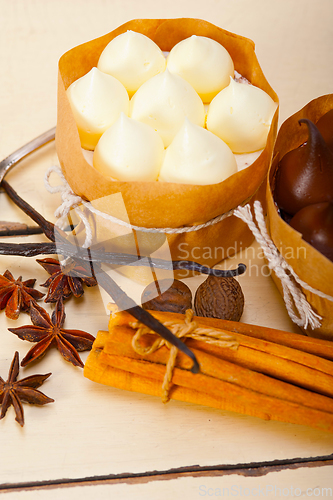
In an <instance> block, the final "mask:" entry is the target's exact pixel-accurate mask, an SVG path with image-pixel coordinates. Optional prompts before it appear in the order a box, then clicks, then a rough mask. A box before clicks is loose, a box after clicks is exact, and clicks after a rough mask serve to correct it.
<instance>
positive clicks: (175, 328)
mask: <svg viewBox="0 0 333 500" xmlns="http://www.w3.org/2000/svg"><path fill="white" fill-rule="evenodd" d="M193 316H194V312H193V310H192V309H187V311H186V313H185V318H184V321H183V322H179V321H177V320H173V321H165V322H163V324H164V326H166V327H167V328H169V330H170V331H171V332H172V333H173V334H174V335H175V336H176V337H178V338H180V339H186V338H192V339H194V340H199V341H202V342H207V343H211V344H214V345H217V346H219V347H227V348H230V349H237V348H238V342H237V340H236V339H235V337H233V336H232V335H230V334H228V333H226V332H224V331H223V330H216V329H214V328H202V327H199V325H198V323H197V322H196V321H193ZM130 327H132V328H133V329H134V330H137V331H136V333H135V334H134V336H133V338H132V347H133V349H134V351H135V352H136V353H137V354H139V355H140V356H147V355H149V354H152V353H153V352H155V351H157V349H160V348H161V347H163V346H164V345H165V346H166V347H167V348H168V349H170V355H169V358H168V362H167V365H166V371H165V375H164V379H163V383H162V401H163V403H167V402H168V401H169V400H170V396H169V393H170V389H171V385H172V375H173V370H174V367H175V365H176V358H177V354H178V349H177V347H175V346H174V345H171V344H169V342H167V341H166V340H164V339H162V338H160V337H158V338H157V339H156V340H154V342H153V343H152V344H151V345H149V346H143V345H142V344H141V343H140V339H141V338H142V337H143V336H144V335H146V334H153V335H154V336H156V333H155V332H154V331H153V330H151V329H150V328H148V327H146V326H144V325H143V324H142V323H140V322H138V321H135V322H132V323H130Z"/></svg>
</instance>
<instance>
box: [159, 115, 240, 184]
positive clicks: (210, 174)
mask: <svg viewBox="0 0 333 500" xmlns="http://www.w3.org/2000/svg"><path fill="white" fill-rule="evenodd" d="M235 172H237V165H236V160H235V157H234V155H233V153H232V151H231V150H230V148H229V147H228V146H227V145H226V144H225V143H224V142H223V141H222V140H221V139H219V138H218V137H216V135H214V134H212V133H211V132H209V131H208V130H206V129H204V128H202V127H199V126H198V125H194V124H193V123H191V122H190V121H189V120H188V119H187V118H186V119H185V121H184V124H183V126H182V127H181V129H180V130H179V132H178V134H177V135H176V137H175V138H174V140H173V141H172V143H171V144H170V146H169V147H168V148H167V149H166V152H165V157H164V161H163V164H162V167H161V171H160V175H159V181H166V182H179V183H183V184H197V185H205V184H216V183H218V182H222V181H224V180H225V179H226V178H227V177H229V176H230V175H232V174H234V173H235Z"/></svg>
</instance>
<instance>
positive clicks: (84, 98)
mask: <svg viewBox="0 0 333 500" xmlns="http://www.w3.org/2000/svg"><path fill="white" fill-rule="evenodd" d="M67 96H68V99H69V102H70V105H71V108H72V111H73V115H74V118H75V121H76V124H77V127H78V131H79V135H80V140H81V145H82V147H83V148H85V149H94V148H95V146H96V144H97V142H98V140H99V138H100V137H101V135H102V134H103V132H105V130H106V129H108V128H109V127H110V126H111V125H112V124H113V123H114V122H115V121H116V120H117V118H119V116H120V113H121V112H124V113H125V114H128V111H129V98H128V94H127V91H126V89H125V87H124V86H123V85H122V83H120V82H119V81H118V80H117V79H116V78H114V77H113V76H110V75H106V74H105V73H102V72H101V71H99V70H98V69H97V68H92V69H91V70H90V71H89V73H87V74H86V75H84V76H83V77H82V78H79V79H78V80H76V81H75V82H73V83H72V84H71V85H70V86H69V87H68V89H67Z"/></svg>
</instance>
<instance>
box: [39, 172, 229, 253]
mask: <svg viewBox="0 0 333 500" xmlns="http://www.w3.org/2000/svg"><path fill="white" fill-rule="evenodd" d="M53 172H54V173H56V174H58V176H59V177H60V179H61V181H62V184H59V185H57V186H51V184H50V176H51V174H52V173H53ZM44 184H45V187H46V189H47V190H48V191H49V193H60V194H61V198H62V203H61V205H60V206H59V207H58V208H57V210H56V211H55V213H54V215H55V217H56V218H57V219H58V221H57V225H58V226H59V227H63V225H65V223H66V220H67V217H68V214H69V212H70V210H72V209H74V210H75V212H76V214H77V215H78V216H79V218H80V219H81V220H82V222H83V224H84V227H85V231H86V239H85V242H84V244H83V245H82V246H83V248H88V247H89V246H91V243H92V230H91V226H90V223H89V218H88V215H87V214H88V213H89V212H92V213H94V214H95V215H97V216H99V217H102V218H103V219H105V220H108V221H110V222H113V223H115V224H118V225H119V226H124V227H127V228H128V229H131V230H135V231H142V232H145V233H166V234H181V233H189V232H193V231H200V229H203V228H205V227H209V226H213V225H214V224H217V223H218V222H221V221H222V220H224V219H226V218H227V217H230V216H231V215H232V214H233V210H229V212H226V213H224V214H221V215H218V216H217V217H214V218H213V219H210V220H209V221H207V222H204V223H203V224H197V225H194V226H183V227H141V226H135V225H133V224H130V223H128V222H126V221H123V220H121V219H118V218H116V217H113V216H112V215H109V214H106V213H104V212H101V211H100V210H98V209H97V208H95V207H93V206H92V204H91V203H90V202H86V201H85V200H83V199H82V198H81V197H80V196H78V195H76V194H75V193H74V192H73V191H72V189H71V187H70V185H69V184H68V182H67V180H66V179H65V177H64V174H63V173H62V171H61V169H60V168H59V167H57V166H52V167H50V168H49V169H48V171H47V172H46V174H45V178H44ZM79 207H80V209H79Z"/></svg>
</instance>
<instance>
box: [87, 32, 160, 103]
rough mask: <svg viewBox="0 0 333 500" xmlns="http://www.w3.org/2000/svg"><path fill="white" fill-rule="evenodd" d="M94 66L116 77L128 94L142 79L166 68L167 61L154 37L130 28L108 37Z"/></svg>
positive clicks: (141, 82) (132, 91) (146, 78)
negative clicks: (108, 40)
mask: <svg viewBox="0 0 333 500" xmlns="http://www.w3.org/2000/svg"><path fill="white" fill-rule="evenodd" d="M97 67H98V69H99V70H101V71H103V72H104V73H108V74H109V75H112V76H114V77H115V78H117V79H118V80H119V81H120V82H121V83H122V84H123V85H124V86H125V88H126V89H127V91H128V93H129V96H130V97H131V96H132V95H133V94H134V92H136V91H137V89H138V88H139V87H140V86H141V85H142V84H143V83H144V82H145V81H147V80H148V79H149V78H152V77H153V76H155V75H157V74H158V73H161V72H162V71H164V70H165V67H166V60H165V57H164V54H163V52H162V51H161V49H160V48H159V46H158V45H156V43H155V42H153V40H151V39H150V38H148V37H147V36H146V35H143V34H142V33H137V32H135V31H130V30H129V31H126V32H125V33H122V34H121V35H118V36H117V37H116V38H114V39H113V40H111V42H110V43H109V44H108V45H107V46H106V47H105V49H104V50H103V52H102V53H101V55H100V58H99V61H98V64H97Z"/></svg>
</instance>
